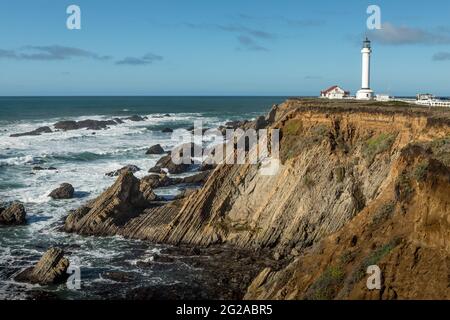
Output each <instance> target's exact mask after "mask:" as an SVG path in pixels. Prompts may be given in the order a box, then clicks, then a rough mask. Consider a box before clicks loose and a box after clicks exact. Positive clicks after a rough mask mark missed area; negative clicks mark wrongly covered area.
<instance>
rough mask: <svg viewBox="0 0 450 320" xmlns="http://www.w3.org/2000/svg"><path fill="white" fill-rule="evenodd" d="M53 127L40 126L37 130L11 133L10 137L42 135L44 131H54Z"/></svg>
mask: <svg viewBox="0 0 450 320" xmlns="http://www.w3.org/2000/svg"><path fill="white" fill-rule="evenodd" d="M52 132H53V131H52V129H50V127H40V128H37V129H36V130H33V131H29V132H24V133H15V134H12V135H10V137H23V136H40V135H41V134H42V133H52Z"/></svg>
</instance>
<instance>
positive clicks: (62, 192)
mask: <svg viewBox="0 0 450 320" xmlns="http://www.w3.org/2000/svg"><path fill="white" fill-rule="evenodd" d="M74 193H75V190H74V188H73V186H72V185H71V184H69V183H63V184H61V185H60V186H59V187H58V188H56V189H55V190H53V191H52V192H50V194H49V195H48V196H49V197H51V198H53V199H72V198H73V195H74Z"/></svg>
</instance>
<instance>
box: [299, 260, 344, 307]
mask: <svg viewBox="0 0 450 320" xmlns="http://www.w3.org/2000/svg"><path fill="white" fill-rule="evenodd" d="M344 278H345V271H344V269H343V268H342V266H340V265H337V266H331V267H329V268H327V269H326V270H325V271H324V273H323V274H322V275H321V276H320V277H319V279H317V280H316V282H314V283H313V284H312V285H311V287H310V288H309V289H308V293H307V294H306V298H307V299H309V300H331V299H333V298H334V297H335V296H336V295H337V294H338V292H339V290H340V288H341V287H342V284H343V282H344Z"/></svg>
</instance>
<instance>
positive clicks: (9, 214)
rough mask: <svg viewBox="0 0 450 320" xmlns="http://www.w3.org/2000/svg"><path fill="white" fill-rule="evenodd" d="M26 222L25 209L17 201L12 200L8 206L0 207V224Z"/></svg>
mask: <svg viewBox="0 0 450 320" xmlns="http://www.w3.org/2000/svg"><path fill="white" fill-rule="evenodd" d="M25 222H26V211H25V208H24V206H23V205H22V204H21V203H19V202H14V203H13V204H11V205H10V206H9V207H8V208H1V207H0V224H2V225H21V224H25Z"/></svg>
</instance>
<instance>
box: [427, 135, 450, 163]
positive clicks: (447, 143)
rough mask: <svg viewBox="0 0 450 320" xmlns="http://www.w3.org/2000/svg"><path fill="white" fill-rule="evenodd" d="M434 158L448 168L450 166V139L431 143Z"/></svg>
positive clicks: (446, 138)
mask: <svg viewBox="0 0 450 320" xmlns="http://www.w3.org/2000/svg"><path fill="white" fill-rule="evenodd" d="M429 146H430V147H431V150H432V151H433V156H434V157H435V158H436V159H437V160H439V161H441V162H442V163H443V164H445V165H446V166H450V137H445V138H442V139H436V140H433V141H432V142H430V143H429Z"/></svg>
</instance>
